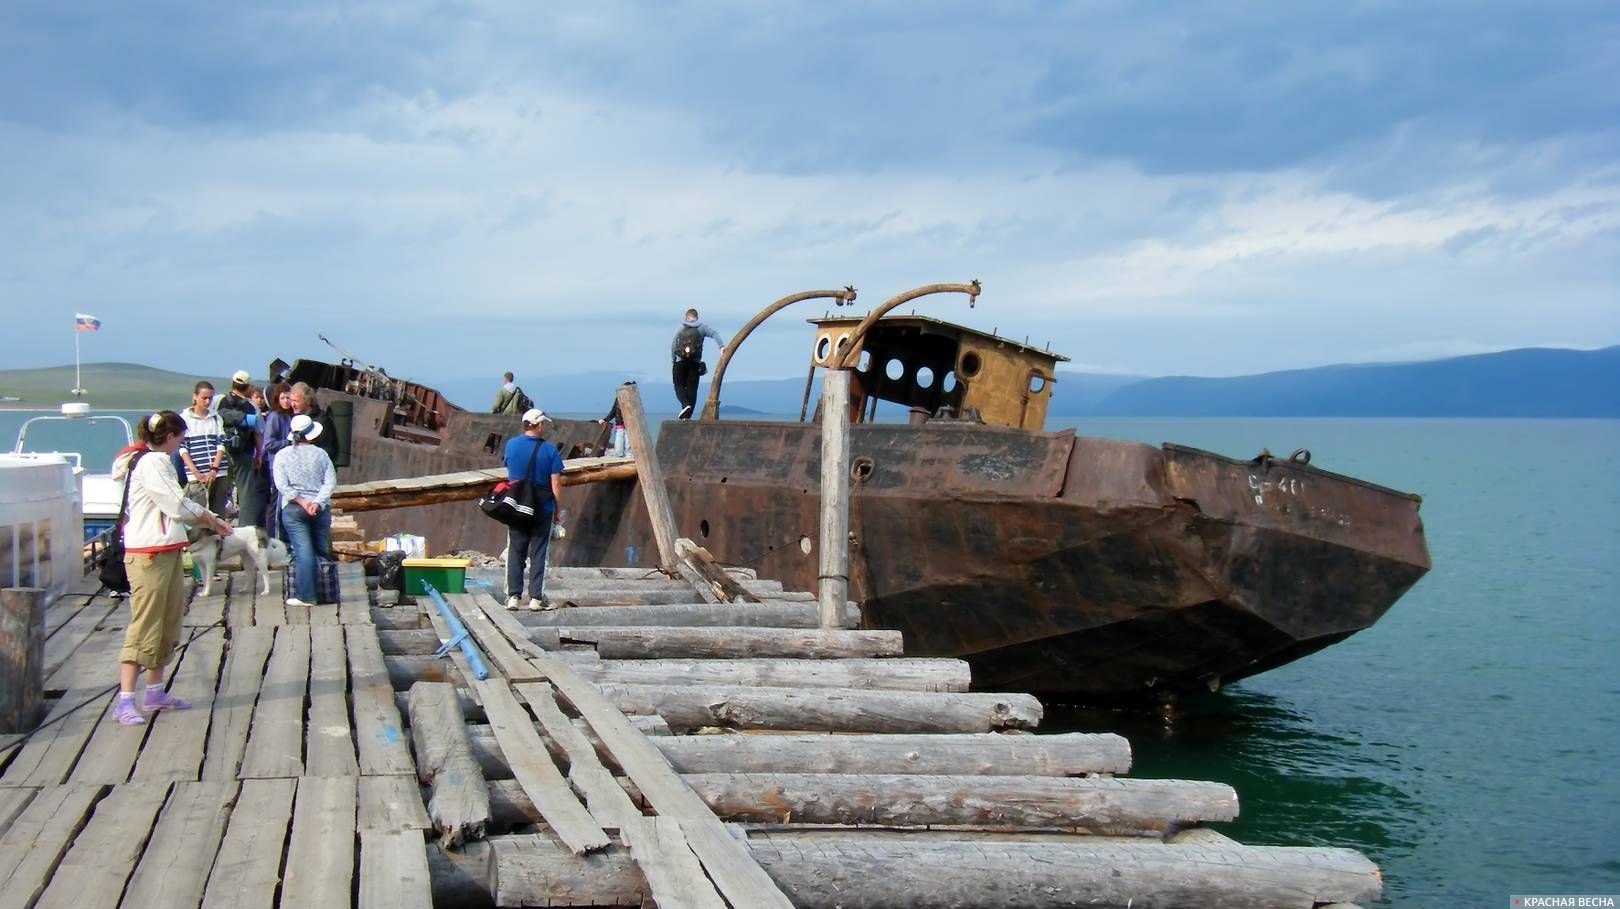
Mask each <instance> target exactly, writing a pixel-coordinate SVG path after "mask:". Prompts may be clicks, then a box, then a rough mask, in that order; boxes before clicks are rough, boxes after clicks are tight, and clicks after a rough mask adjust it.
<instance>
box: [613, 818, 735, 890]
mask: <svg viewBox="0 0 1620 909" xmlns="http://www.w3.org/2000/svg"><path fill="white" fill-rule="evenodd" d="M624 837H625V839H626V841H627V843H626V844H627V845H628V846H629V847H630V857H631V858H632V859H634V860H635V862H636V866H637V867H638V868H640V869H641V876H642V877H644V878H646V880H647V888H648V889H649V890H651V891H652V896H653V901H654V902H655V903H656V904H657V905H658V909H675V907H691V909H726V901H725V900H724V899H722V898H721V897H720V893H719V891H717V890H715V887H714V882H713V881H711V880H709V879H708V877H707V876H705V875H704V873H703V865H702V863H700V862H699V861H698V859H697V856H696V855H693V854H692V849H691V847H690V846H688V845H687V843H686V836H685V835H684V834H683V833H682V832H681V825H680V824H678V823H676V821H675V819H674V818H667V817H641V816H640V815H638V816H636V817H635V818H633V819H630V820H629V821H628V823H627V824H626V826H625V829H624Z"/></svg>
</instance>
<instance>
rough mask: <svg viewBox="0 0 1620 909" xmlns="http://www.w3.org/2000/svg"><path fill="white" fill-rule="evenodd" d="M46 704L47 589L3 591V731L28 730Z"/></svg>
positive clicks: (0, 625)
mask: <svg viewBox="0 0 1620 909" xmlns="http://www.w3.org/2000/svg"><path fill="white" fill-rule="evenodd" d="M44 703H45V591H44V590H42V589H40V588H38V587H8V588H6V589H5V590H0V733H14V732H28V731H29V730H31V729H33V728H34V726H35V725H37V724H38V722H39V714H40V708H41V707H42V706H44Z"/></svg>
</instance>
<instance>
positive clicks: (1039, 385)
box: [1029, 372, 1046, 395]
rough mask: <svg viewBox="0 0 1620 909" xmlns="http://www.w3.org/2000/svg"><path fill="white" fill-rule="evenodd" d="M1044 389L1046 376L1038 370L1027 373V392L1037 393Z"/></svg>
mask: <svg viewBox="0 0 1620 909" xmlns="http://www.w3.org/2000/svg"><path fill="white" fill-rule="evenodd" d="M1045 390H1046V377H1045V376H1043V375H1041V374H1040V373H1038V372H1032V373H1030V374H1029V393H1030V394H1032V395H1038V394H1040V393H1041V392H1043V391H1045Z"/></svg>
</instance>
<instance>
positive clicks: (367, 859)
mask: <svg viewBox="0 0 1620 909" xmlns="http://www.w3.org/2000/svg"><path fill="white" fill-rule="evenodd" d="M432 906H433V880H432V878H431V876H430V875H429V873H428V860H427V843H426V841H425V840H423V839H422V834H420V833H418V832H416V831H414V830H404V831H397V832H394V833H384V832H381V831H371V832H366V833H361V834H360V900H359V907H360V909H432Z"/></svg>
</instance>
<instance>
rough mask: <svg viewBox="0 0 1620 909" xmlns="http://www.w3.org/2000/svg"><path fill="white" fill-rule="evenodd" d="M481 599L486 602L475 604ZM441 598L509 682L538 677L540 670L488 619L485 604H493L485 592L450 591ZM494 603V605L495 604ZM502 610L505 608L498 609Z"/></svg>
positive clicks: (487, 608) (493, 600)
mask: <svg viewBox="0 0 1620 909" xmlns="http://www.w3.org/2000/svg"><path fill="white" fill-rule="evenodd" d="M480 597H482V598H484V599H486V600H488V601H489V603H477V602H475V601H476V599H478V598H480ZM445 600H446V601H448V602H449V603H450V606H451V607H452V608H453V609H455V611H456V615H457V616H458V617H459V618H460V619H461V623H462V624H463V625H465V626H467V630H468V631H470V632H472V635H473V637H474V638H475V639H476V640H477V641H478V646H479V648H480V649H481V650H483V651H484V654H485V655H486V656H488V657H489V659H490V662H492V663H494V664H495V667H496V668H498V669H499V670H500V672H501V674H502V675H504V676H506V678H507V680H508V681H512V682H533V681H538V680H539V679H540V678H541V675H540V673H539V672H538V671H537V670H536V669H535V668H534V667H533V666H531V665H529V661H528V659H527V658H525V657H524V656H523V654H522V653H519V652H518V649H517V648H516V647H514V646H512V644H511V642H510V641H508V640H507V639H506V635H504V634H502V633H501V632H500V631H499V630H498V629H497V627H496V626H495V624H494V623H493V622H492V621H490V619H489V613H490V612H491V611H492V610H491V609H490V608H489V606H490V604H494V603H495V599H494V597H491V596H490V595H489V594H484V593H480V594H471V593H459V594H457V593H452V594H446V595H445ZM497 605H498V604H497ZM501 611H503V612H505V611H506V610H504V609H502V610H501Z"/></svg>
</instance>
